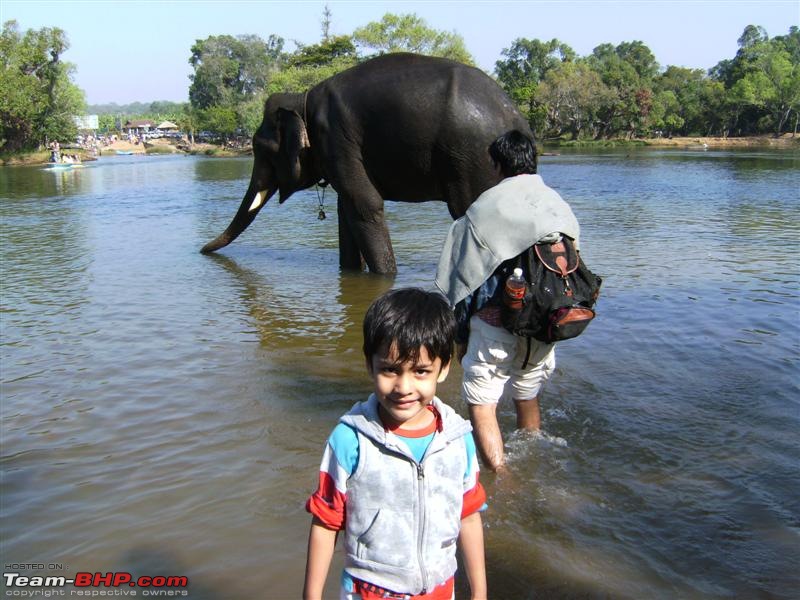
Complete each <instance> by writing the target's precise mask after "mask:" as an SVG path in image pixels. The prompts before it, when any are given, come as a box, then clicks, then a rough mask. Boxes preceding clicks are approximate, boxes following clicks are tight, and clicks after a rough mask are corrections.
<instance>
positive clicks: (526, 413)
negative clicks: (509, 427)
mask: <svg viewBox="0 0 800 600" xmlns="http://www.w3.org/2000/svg"><path fill="white" fill-rule="evenodd" d="M514 407H515V408H516V409H517V429H527V430H529V431H538V430H539V429H540V428H541V426H542V417H541V414H540V412H539V396H536V397H535V398H534V399H533V400H514Z"/></svg>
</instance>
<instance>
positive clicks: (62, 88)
mask: <svg viewBox="0 0 800 600" xmlns="http://www.w3.org/2000/svg"><path fill="white" fill-rule="evenodd" d="M68 48H69V42H68V40H67V36H66V33H65V32H64V31H63V30H61V29H59V28H57V27H56V28H50V27H45V28H42V29H39V30H38V31H34V30H28V31H26V32H25V34H24V35H23V34H21V33H20V31H19V27H18V25H17V23H16V21H7V22H6V23H4V24H3V31H2V34H0V66H1V67H2V68H0V149H2V150H3V151H6V152H9V151H10V152H15V151H19V150H24V149H32V148H35V147H37V146H38V145H41V144H44V143H47V142H48V141H49V140H70V139H74V137H75V135H76V134H77V127H76V125H75V121H74V117H75V116H77V115H80V114H83V112H84V109H85V107H86V102H85V99H84V94H83V91H81V90H80V89H79V88H78V87H77V86H76V85H75V84H73V83H72V81H71V79H70V78H71V76H72V74H73V72H74V67H73V66H72V65H71V64H69V63H65V62H62V61H61V60H60V58H61V54H63V53H64V52H65V51H66V50H67V49H68Z"/></svg>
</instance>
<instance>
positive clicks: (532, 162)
mask: <svg viewBox="0 0 800 600" xmlns="http://www.w3.org/2000/svg"><path fill="white" fill-rule="evenodd" d="M489 156H491V157H492V160H493V161H494V164H495V166H497V165H500V171H502V173H503V176H504V177H513V176H514V175H523V174H528V175H534V174H536V142H534V141H533V139H532V138H530V137H528V136H527V135H525V134H524V133H522V132H521V131H520V130H518V129H513V130H511V131H507V132H506V133H504V134H503V135H501V136H500V137H499V138H497V139H496V140H495V141H493V142H492V145H491V146H489Z"/></svg>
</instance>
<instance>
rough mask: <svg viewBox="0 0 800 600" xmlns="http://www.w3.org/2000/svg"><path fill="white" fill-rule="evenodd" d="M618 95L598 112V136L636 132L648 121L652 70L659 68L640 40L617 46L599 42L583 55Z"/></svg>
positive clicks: (628, 135)
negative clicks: (586, 54) (598, 44)
mask: <svg viewBox="0 0 800 600" xmlns="http://www.w3.org/2000/svg"><path fill="white" fill-rule="evenodd" d="M586 60H587V63H588V64H589V66H590V67H591V68H592V70H594V71H595V72H596V73H598V75H600V78H601V79H602V81H603V83H605V84H606V85H607V86H609V87H610V88H612V89H614V90H615V91H616V93H617V99H616V100H615V101H613V102H609V103H608V104H606V105H605V106H603V107H601V109H600V110H599V111H598V112H597V118H598V121H599V122H598V125H599V127H598V130H597V131H598V133H597V137H598V138H606V137H613V136H616V135H621V134H625V135H626V136H627V137H632V136H633V135H635V133H636V132H637V130H640V129H642V128H644V127H646V125H647V119H648V116H649V113H650V109H651V108H652V99H653V92H652V85H653V82H652V74H653V73H654V72H655V71H657V70H658V63H656V62H655V58H653V55H652V53H651V52H650V50H649V49H648V48H647V47H646V46H645V45H644V44H642V43H641V42H630V43H623V44H620V45H619V46H616V47H615V46H613V45H612V44H601V45H600V46H597V47H596V48H595V49H594V50H593V51H592V54H591V55H590V56H588V57H587V58H586Z"/></svg>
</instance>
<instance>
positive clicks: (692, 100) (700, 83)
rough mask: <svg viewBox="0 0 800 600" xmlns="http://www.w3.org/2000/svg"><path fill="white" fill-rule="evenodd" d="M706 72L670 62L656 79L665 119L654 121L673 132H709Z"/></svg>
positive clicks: (696, 133)
mask: <svg viewBox="0 0 800 600" xmlns="http://www.w3.org/2000/svg"><path fill="white" fill-rule="evenodd" d="M704 85H705V74H704V72H703V70H702V69H687V68H685V67H676V66H669V67H667V69H666V70H665V71H664V72H663V73H662V74H661V75H659V76H658V77H657V78H656V79H655V81H654V82H653V91H654V93H655V102H656V104H658V105H659V107H658V110H661V109H663V110H664V115H663V118H664V119H667V120H668V123H667V122H663V123H655V122H654V123H653V125H654V126H655V127H658V128H660V129H665V130H666V131H667V132H668V133H669V134H681V135H705V129H706V127H707V123H706V121H705V117H706V116H707V115H705V114H704V112H703V108H704V106H703V88H704Z"/></svg>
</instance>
